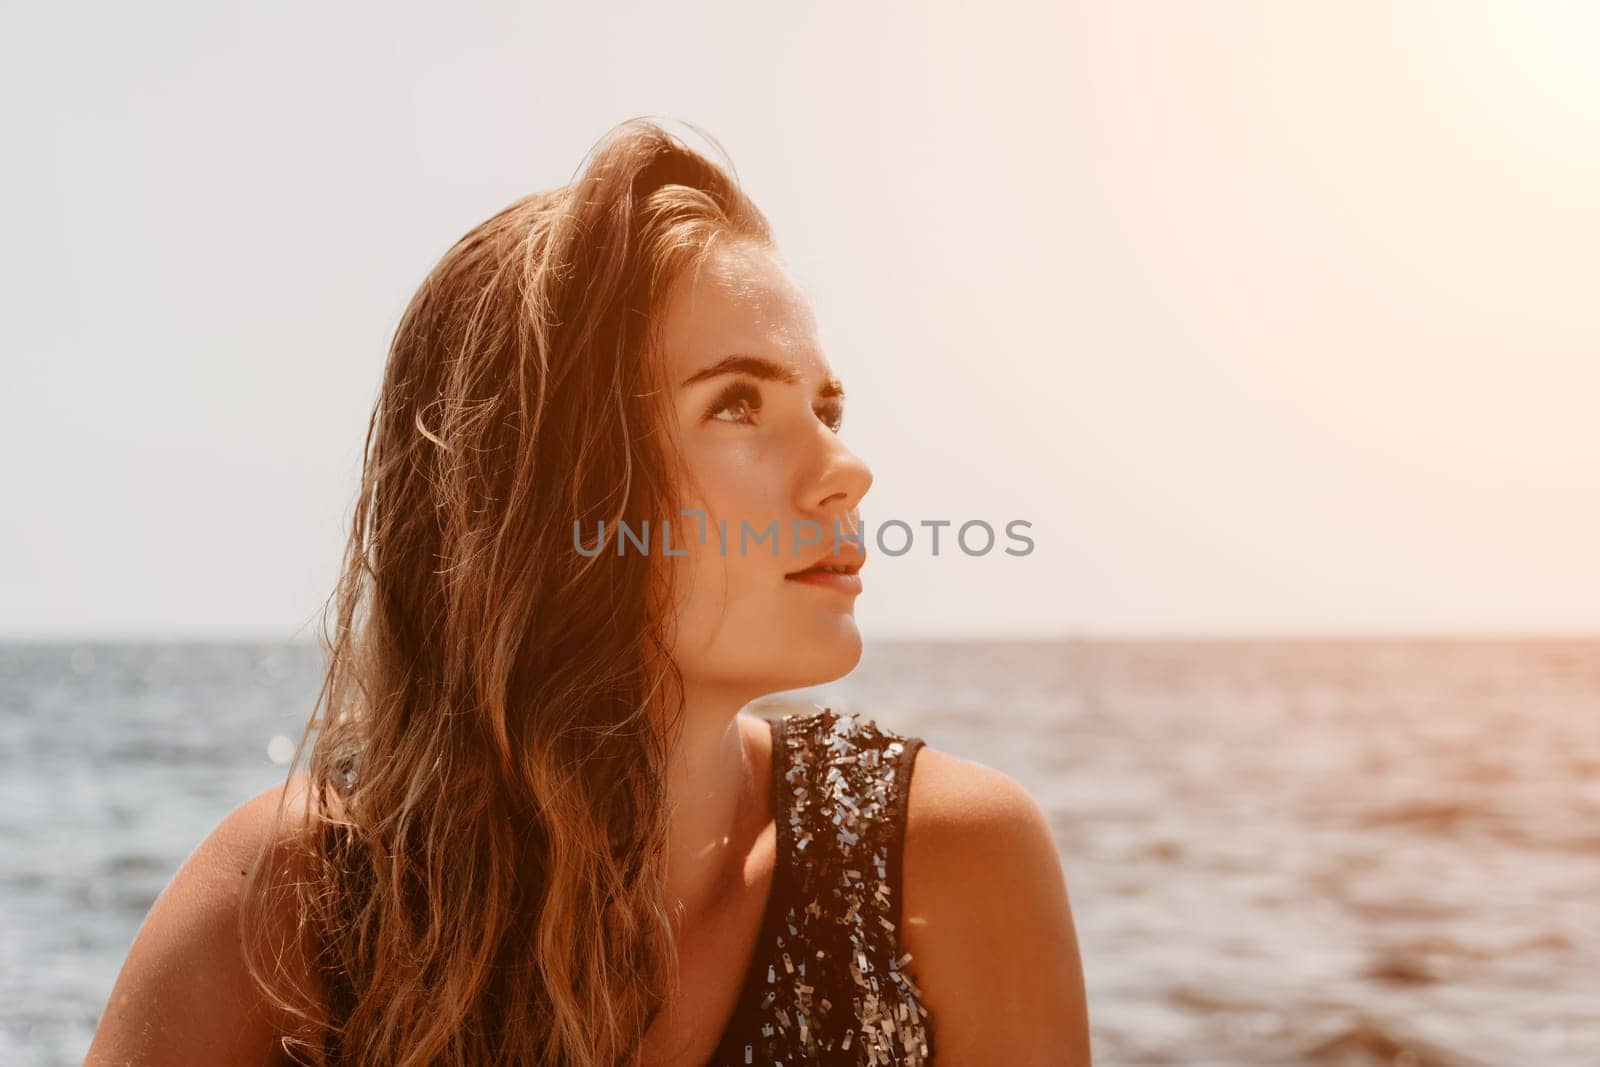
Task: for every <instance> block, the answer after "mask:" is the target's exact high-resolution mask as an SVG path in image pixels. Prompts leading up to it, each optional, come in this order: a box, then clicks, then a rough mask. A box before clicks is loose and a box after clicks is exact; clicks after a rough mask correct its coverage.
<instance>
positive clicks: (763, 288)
mask: <svg viewBox="0 0 1600 1067" xmlns="http://www.w3.org/2000/svg"><path fill="white" fill-rule="evenodd" d="M662 316H663V317H662V323H661V344H662V354H663V358H664V360H665V363H666V366H667V369H668V370H669V372H670V373H671V380H672V382H673V383H674V384H676V383H678V382H681V381H683V380H684V378H686V377H688V376H689V375H690V374H692V373H694V371H696V370H697V369H699V368H700V367H703V366H705V365H707V364H710V363H714V362H716V361H717V360H719V359H721V358H722V357H724V356H726V355H729V354H732V353H735V352H742V353H748V354H751V355H764V356H768V357H770V358H773V359H778V360H783V361H785V362H790V363H793V364H794V365H795V367H796V368H797V369H798V370H799V371H800V372H801V373H802V374H815V375H817V376H818V377H826V376H827V374H828V367H827V362H826V360H824V359H823V358H822V354H821V346H820V345H819V344H818V342H817V332H816V319H815V316H814V315H813V313H812V310H811V305H810V302H809V301H808V300H807V299H806V296H805V293H804V292H803V291H802V290H801V289H800V287H799V286H798V285H797V284H796V283H795V281H794V279H793V278H792V277H791V276H790V275H789V273H788V272H787V271H786V270H785V269H784V267H783V264H782V262H781V261H780V260H779V259H778V257H777V256H776V255H774V254H773V253H772V252H770V251H768V250H767V249H765V248H762V247H760V246H759V245H754V244H750V243H748V242H739V243H732V242H726V243H725V242H718V243H717V245H715V246H714V247H713V249H712V251H711V254H710V255H709V256H708V257H707V258H706V259H705V261H704V262H703V263H701V264H700V265H699V266H698V268H695V267H691V268H690V269H689V270H687V271H685V272H684V273H683V275H682V276H681V277H679V278H678V279H677V281H676V282H675V283H674V285H673V287H672V290H671V292H670V294H669V295H668V298H667V301H666V304H665V307H664V309H663V312H662Z"/></svg>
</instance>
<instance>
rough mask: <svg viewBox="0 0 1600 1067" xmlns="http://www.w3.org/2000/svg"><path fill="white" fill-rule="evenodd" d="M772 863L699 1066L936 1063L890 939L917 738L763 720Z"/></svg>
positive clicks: (854, 720) (824, 716)
mask: <svg viewBox="0 0 1600 1067" xmlns="http://www.w3.org/2000/svg"><path fill="white" fill-rule="evenodd" d="M769 725H770V726H771V728H772V733H773V737H772V739H773V747H772V752H773V764H772V785H773V798H772V802H773V811H774V813H775V816H776V822H777V849H778V855H777V867H776V869H775V871H774V873H773V881H772V890H771V893H770V895H769V896H768V899H767V905H766V912H765V915H764V917H763V919H762V924H761V933H760V936H759V938H758V939H757V941H756V950H755V954H754V956H753V957H752V958H751V960H750V965H749V968H748V969H747V971H746V973H745V977H744V983H743V986H742V987H741V989H740V991H739V997H738V1000H737V1003H736V1007H735V1008H734V1013H733V1016H732V1018H731V1019H730V1020H729V1023H728V1026H727V1028H726V1029H725V1030H724V1032H723V1034H722V1037H721V1039H720V1041H719V1042H718V1044H717V1048H716V1051H715V1052H713V1053H712V1055H711V1058H710V1059H708V1060H707V1061H706V1067H744V1065H750V1064H760V1065H772V1067H780V1065H781V1067H796V1065H800V1064H868V1065H875V1064H921V1065H927V1064H931V1063H932V1062H933V1060H932V1052H933V1042H932V1032H931V1031H932V1021H931V1019H930V1018H929V1016H928V1014H927V1012H926V1011H925V1009H924V1008H923V1005H922V999H921V994H920V991H919V990H918V989H917V986H916V983H915V982H914V981H913V979H912V977H911V975H910V974H908V973H907V970H906V968H907V967H908V965H909V963H910V960H911V957H910V955H909V954H908V953H906V952H905V951H904V949H903V948H902V946H901V945H900V941H899V927H900V904H901V897H902V893H901V888H902V887H901V866H902V863H901V861H902V850H903V846H904V841H905V816H906V798H907V790H908V787H909V786H910V782H911V771H912V761H913V760H914V759H915V758H916V753H917V749H918V748H920V747H921V746H922V744H923V742H922V739H921V738H917V737H903V736H901V735H899V734H896V733H894V732H893V731H890V730H887V729H884V728H882V727H879V726H878V725H877V724H876V723H875V722H873V721H872V720H870V719H864V718H861V717H859V716H852V715H848V714H843V713H838V712H834V711H833V710H831V709H828V708H821V709H819V710H818V711H817V712H815V713H808V714H800V715H789V716H785V717H783V718H780V719H773V720H769Z"/></svg>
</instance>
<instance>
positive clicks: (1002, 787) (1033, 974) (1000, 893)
mask: <svg viewBox="0 0 1600 1067" xmlns="http://www.w3.org/2000/svg"><path fill="white" fill-rule="evenodd" d="M904 886H905V888H904V893H905V900H904V901H903V908H904V911H903V923H902V927H903V928H902V934H901V936H902V938H903V944H902V947H903V949H904V950H905V951H908V952H910V953H911V955H912V960H911V961H910V963H909V964H908V969H909V970H910V972H911V974H912V976H913V978H914V979H915V980H916V982H917V984H918V987H919V988H920V989H921V991H922V994H923V998H922V999H923V1002H924V1005H925V1007H926V1008H927V1009H928V1013H929V1016H930V1019H931V1024H930V1025H931V1028H932V1032H933V1045H934V1048H935V1055H936V1056H937V1057H938V1059H939V1062H940V1063H941V1064H944V1065H946V1067H960V1065H964V1064H982V1063H1014V1064H1022V1065H1026V1064H1046V1063H1048V1064H1069V1065H1072V1067H1079V1065H1087V1064H1088V1063H1089V1062H1090V1052H1089V1022H1088V1009H1087V1005H1086V1003H1085V993H1084V981H1083V967H1082V962H1081V960H1080V956H1079V951H1078V942H1077V934H1076V930H1075V928H1074V924H1073V920H1072V909H1071V904H1070V902H1069V899H1068V894H1067V885H1066V877H1065V874H1064V872H1063V869H1062V857H1061V855H1060V853H1059V852H1058V851H1057V849H1056V844H1055V835H1054V833H1053V832H1052V830H1051V828H1050V821H1049V818H1048V817H1047V816H1046V814H1045V812H1044V810H1043V809H1042V808H1041V807H1040V805H1039V803H1038V801H1037V800H1035V799H1034V797H1033V796H1032V794H1030V793H1029V792H1028V790H1027V789H1026V788H1024V787H1023V786H1022V784H1021V783H1019V782H1018V781H1017V780H1016V779H1014V778H1012V777H1011V776H1010V775H1007V774H1005V773H1004V772H1002V771H999V770H996V769H994V768H992V767H988V766H986V765H984V764H981V763H976V762H973V761H971V760H966V759H961V758H959V757H957V756H953V755H950V754H949V753H946V752H942V751H939V750H938V749H934V748H932V747H930V746H928V745H926V744H925V745H923V746H922V747H921V748H920V749H919V750H918V753H917V756H916V762H915V764H914V769H913V773H912V775H911V785H910V792H909V794H908V799H907V809H906V838H905V853H904Z"/></svg>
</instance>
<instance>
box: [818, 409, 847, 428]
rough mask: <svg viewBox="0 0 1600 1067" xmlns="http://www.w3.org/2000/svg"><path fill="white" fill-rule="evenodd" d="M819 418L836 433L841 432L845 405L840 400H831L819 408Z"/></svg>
mask: <svg viewBox="0 0 1600 1067" xmlns="http://www.w3.org/2000/svg"><path fill="white" fill-rule="evenodd" d="M817 418H819V419H821V420H822V421H823V423H824V424H825V425H826V426H827V427H828V429H830V430H832V431H833V432H834V433H838V432H839V427H840V426H843V425H844V405H843V404H841V403H839V402H838V401H829V402H828V403H826V404H822V405H820V406H819V407H818V408H817Z"/></svg>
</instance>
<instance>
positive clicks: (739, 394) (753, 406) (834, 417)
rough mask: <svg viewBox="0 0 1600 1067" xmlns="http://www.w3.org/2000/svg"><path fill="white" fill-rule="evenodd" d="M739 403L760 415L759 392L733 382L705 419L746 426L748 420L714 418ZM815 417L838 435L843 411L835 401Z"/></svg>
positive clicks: (719, 396) (747, 383) (824, 406)
mask: <svg viewBox="0 0 1600 1067" xmlns="http://www.w3.org/2000/svg"><path fill="white" fill-rule="evenodd" d="M740 401H743V402H744V404H745V406H746V407H748V408H749V409H750V412H751V414H758V413H760V411H761V390H759V389H757V388H756V387H755V386H753V385H751V384H750V383H749V382H734V383H733V384H732V385H730V386H728V387H727V388H726V389H724V390H723V391H722V392H720V393H718V394H717V398H716V399H715V400H713V401H712V402H711V406H710V407H708V408H707V409H706V415H705V417H706V418H707V419H708V420H713V419H714V420H716V421H717V422H729V423H732V424H733V425H735V426H743V425H748V424H749V420H748V419H743V420H738V419H717V418H716V416H717V414H718V413H719V412H721V411H724V410H726V409H727V408H730V407H732V406H733V405H734V404H737V403H739V402H740ZM817 415H818V416H819V417H820V418H821V419H822V421H823V422H824V423H826V424H827V427H828V429H830V430H832V431H833V432H834V433H838V432H839V427H840V426H842V425H843V424H844V410H843V408H842V407H841V406H840V404H839V402H838V401H837V400H834V401H830V402H827V403H825V404H824V405H823V407H822V409H821V410H819V411H818V412H817Z"/></svg>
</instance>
